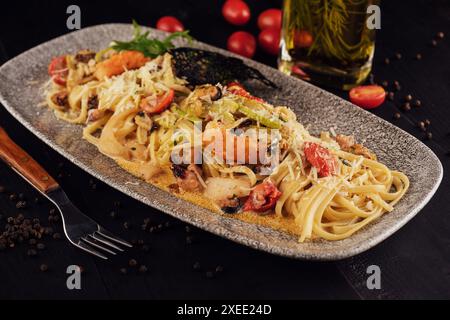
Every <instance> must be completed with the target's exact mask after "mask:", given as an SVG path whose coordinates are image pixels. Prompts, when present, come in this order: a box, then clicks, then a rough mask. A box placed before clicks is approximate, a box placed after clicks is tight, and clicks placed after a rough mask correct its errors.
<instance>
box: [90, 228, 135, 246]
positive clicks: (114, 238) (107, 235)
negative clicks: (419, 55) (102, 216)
mask: <svg viewBox="0 0 450 320" xmlns="http://www.w3.org/2000/svg"><path fill="white" fill-rule="evenodd" d="M97 233H98V234H99V235H101V236H102V237H104V238H106V239H109V240H111V241H115V242H117V243H120V244H122V245H124V246H126V247H128V248H132V247H133V246H132V245H131V244H130V243H128V242H127V241H125V240H122V239H120V238H119V237H117V236H115V235H113V234H112V233H111V232H109V231H107V230H105V229H103V228H102V227H100V226H99V227H98V230H97Z"/></svg>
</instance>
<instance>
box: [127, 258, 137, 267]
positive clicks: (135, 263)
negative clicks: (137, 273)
mask: <svg viewBox="0 0 450 320" xmlns="http://www.w3.org/2000/svg"><path fill="white" fill-rule="evenodd" d="M137 264H138V263H137V261H136V259H131V260H130V261H128V265H129V266H130V267H136V266H137Z"/></svg>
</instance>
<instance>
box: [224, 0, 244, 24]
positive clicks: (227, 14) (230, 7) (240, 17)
mask: <svg viewBox="0 0 450 320" xmlns="http://www.w3.org/2000/svg"><path fill="white" fill-rule="evenodd" d="M222 15H223V17H224V18H225V20H227V21H228V22H229V23H231V24H234V25H236V26H243V25H244V24H246V23H247V22H248V21H249V20H250V16H251V13H250V8H249V7H248V5H247V3H245V2H244V1H242V0H227V1H226V2H225V4H224V5H223V7H222Z"/></svg>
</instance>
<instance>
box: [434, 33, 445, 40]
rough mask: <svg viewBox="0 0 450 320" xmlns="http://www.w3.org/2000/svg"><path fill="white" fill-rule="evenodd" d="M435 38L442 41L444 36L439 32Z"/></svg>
mask: <svg viewBox="0 0 450 320" xmlns="http://www.w3.org/2000/svg"><path fill="white" fill-rule="evenodd" d="M436 36H437V38H438V39H444V37H445V34H444V33H443V32H442V31H440V32H438V33H437V35H436Z"/></svg>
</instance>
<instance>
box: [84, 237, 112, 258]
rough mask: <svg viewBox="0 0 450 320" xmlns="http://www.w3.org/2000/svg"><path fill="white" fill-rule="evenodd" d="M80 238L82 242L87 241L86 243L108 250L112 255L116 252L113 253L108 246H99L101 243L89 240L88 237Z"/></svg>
mask: <svg viewBox="0 0 450 320" xmlns="http://www.w3.org/2000/svg"><path fill="white" fill-rule="evenodd" d="M81 240H83V241H84V242H87V243H88V244H90V245H91V246H94V247H96V248H97V249H100V250H103V251H106V252H108V253H110V254H112V255H114V256H115V255H116V253H115V252H114V251H112V250H109V249H108V248H105V247H103V246H101V245H99V244H97V243H95V242H94V241H91V240H89V239H87V238H81Z"/></svg>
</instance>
